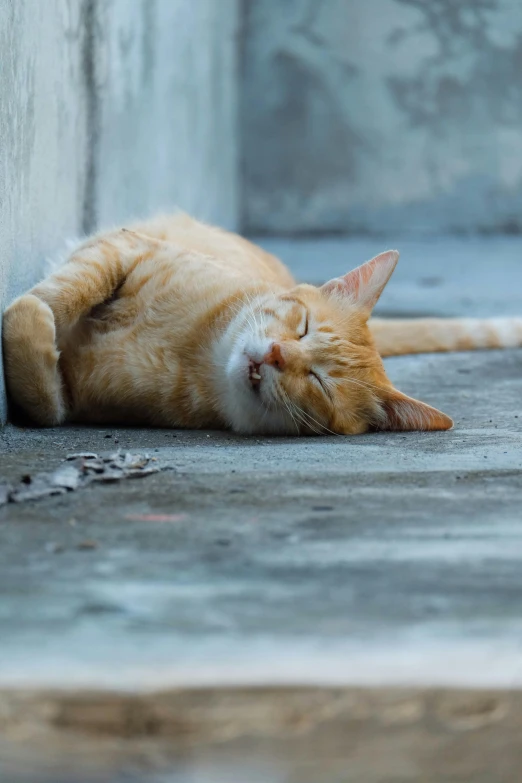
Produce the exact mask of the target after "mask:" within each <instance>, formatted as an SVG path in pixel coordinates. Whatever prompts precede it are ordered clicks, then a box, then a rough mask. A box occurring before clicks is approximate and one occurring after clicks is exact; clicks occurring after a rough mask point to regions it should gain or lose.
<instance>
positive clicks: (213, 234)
mask: <svg viewBox="0 0 522 783" xmlns="http://www.w3.org/2000/svg"><path fill="white" fill-rule="evenodd" d="M397 259H398V253H397V252H396V251H387V252H385V253H382V254H381V255H379V256H377V257H376V258H375V259H372V260H371V261H370V262H368V263H367V264H364V265H363V266H361V267H359V268H358V269H356V270H353V271H352V272H349V273H348V274H347V275H345V276H344V277H341V278H337V279H335V280H332V281H330V282H328V283H326V284H325V285H324V286H322V287H320V288H318V287H314V286H310V285H304V284H301V285H298V284H297V283H296V282H295V281H294V280H293V278H292V276H291V274H290V272H289V271H288V270H287V269H286V267H285V266H284V265H283V264H282V263H281V262H280V261H279V260H278V259H277V258H275V257H274V256H272V255H270V254H268V253H266V252H265V251H263V250H262V249H261V248H259V247H256V246H255V245H253V244H252V243H250V242H248V241H247V240H245V239H243V238H241V237H239V236H237V235H235V234H231V233H228V232H226V231H223V230H221V229H218V228H213V227H210V226H207V225H204V224H202V223H200V222H198V221H196V220H193V219H192V218H190V217H188V216H187V215H183V214H178V215H175V216H171V217H159V218H156V219H154V220H151V221H148V222H144V223H140V224H137V225H135V226H132V227H131V228H130V229H119V230H115V231H112V232H109V233H104V234H100V235H98V236H95V237H92V238H90V239H88V240H86V241H85V242H84V243H83V244H81V245H80V246H79V247H77V248H76V250H75V251H74V252H73V253H72V255H71V256H70V258H69V260H68V261H67V262H66V263H65V264H64V265H63V266H62V267H61V268H59V269H58V270H57V271H55V272H54V273H53V274H52V275H50V276H49V277H48V278H47V279H45V280H44V281H43V282H41V283H39V284H38V285H37V286H35V287H34V288H33V289H32V290H31V291H30V292H29V293H27V294H25V295H24V296H21V297H20V298H18V299H17V300H15V301H14V302H13V304H12V305H11V306H10V307H9V308H8V309H7V311H6V312H5V314H4V325H3V341H4V357H5V370H6V379H7V387H8V392H9V395H10V398H11V400H12V401H13V402H14V403H15V404H16V405H17V406H19V408H21V409H22V410H23V411H24V412H25V414H27V415H28V416H29V417H30V418H31V419H32V420H33V421H35V422H36V423H38V424H41V425H51V426H52V425H57V424H61V423H62V422H65V421H84V422H107V423H108V422H111V423H118V422H121V423H142V424H151V425H158V426H168V427H189V428H201V427H215V428H231V429H233V430H235V431H237V432H243V433H253V432H265V433H276V434H285V433H286V434H291V433H327V432H333V433H340V434H356V433H362V432H365V431H367V430H368V429H370V428H379V429H396V430H409V429H424V430H434V429H448V428H449V427H451V425H452V422H451V419H450V418H449V417H448V416H446V415H445V414H443V413H441V412H440V411H437V410H436V409H434V408H432V407H430V406H429V405H427V404H425V403H422V402H419V401H417V400H413V399H411V398H409V397H406V396H405V395H404V394H402V393H401V392H399V391H397V390H396V389H395V388H394V387H393V386H392V384H391V383H390V381H389V380H388V378H387V376H386V374H385V371H384V367H383V364H382V361H381V355H397V354H400V353H406V352H408V353H411V352H417V351H424V350H429V351H432V350H454V349H460V348H475V347H493V346H495V347H496V346H499V345H502V344H509V345H511V344H517V345H518V344H520V343H521V342H522V321H520V320H517V321H516V322H515V321H509V322H508V321H505V322H502V323H500V322H493V321H492V322H489V323H487V324H485V323H484V322H475V323H471V322H469V321H459V320H458V321H447V322H444V321H437V320H435V321H433V320H426V321H422V322H419V323H418V324H417V325H416V326H415V328H412V325H411V322H403V321H398V322H393V321H390V322H383V321H379V320H375V321H368V319H369V316H370V314H371V310H372V308H373V306H374V305H375V302H376V301H377V299H378V298H379V296H380V294H381V292H382V290H383V288H384V286H385V285H386V282H387V281H388V279H389V277H390V275H391V274H392V272H393V269H394V267H395V264H396V263H397ZM502 341H504V342H502Z"/></svg>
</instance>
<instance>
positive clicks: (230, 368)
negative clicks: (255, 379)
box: [220, 351, 295, 435]
mask: <svg viewBox="0 0 522 783" xmlns="http://www.w3.org/2000/svg"><path fill="white" fill-rule="evenodd" d="M264 382H265V383H266V379H265V381H264ZM264 382H263V381H261V383H260V384H258V385H257V386H253V385H252V379H251V371H250V366H249V358H248V356H247V355H246V354H245V353H244V351H237V352H233V353H232V354H231V355H230V357H229V360H228V362H227V366H226V373H225V385H224V388H223V391H222V394H221V395H220V397H221V405H222V408H223V414H224V416H225V418H226V420H227V421H228V422H229V424H230V426H231V427H232V429H233V430H234V432H238V433H242V434H244V435H263V434H264V435H288V434H291V432H292V429H291V422H289V421H288V417H287V416H285V413H284V412H283V411H279V410H277V408H275V407H274V405H273V402H272V400H271V398H270V396H269V395H267V394H266V391H265V389H264V388H263V384H264ZM294 434H295V431H294Z"/></svg>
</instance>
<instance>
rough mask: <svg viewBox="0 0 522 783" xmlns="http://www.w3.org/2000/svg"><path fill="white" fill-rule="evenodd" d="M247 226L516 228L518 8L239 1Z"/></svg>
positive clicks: (471, 1)
mask: <svg viewBox="0 0 522 783" xmlns="http://www.w3.org/2000/svg"><path fill="white" fill-rule="evenodd" d="M244 29H245V38H246V41H245V44H244V55H243V56H244V60H243V70H244V79H243V85H242V99H241V105H242V111H241V117H242V139H243V150H242V161H243V175H244V183H245V185H244V194H243V222H244V225H245V226H246V227H247V229H248V230H250V231H254V232H255V231H258V232H268V233H270V232H276V233H277V232H284V233H292V232H314V231H317V232H328V231H343V232H370V233H387V232H390V231H392V232H393V233H396V232H397V231H403V232H407V233H410V232H435V233H437V232H441V231H444V232H447V231H450V232H462V231H464V232H467V231H477V230H478V231H512V232H513V231H520V230H521V229H522V3H521V2H519V0H328V1H327V2H322V3H320V2H317V0H290V1H289V2H286V3H282V2H281V0H245V20H244Z"/></svg>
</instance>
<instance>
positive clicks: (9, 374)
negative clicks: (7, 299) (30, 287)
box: [3, 294, 66, 427]
mask: <svg viewBox="0 0 522 783" xmlns="http://www.w3.org/2000/svg"><path fill="white" fill-rule="evenodd" d="M3 349H4V364H5V376H6V383H7V391H8V394H9V396H10V398H11V400H13V401H14V402H16V404H17V405H18V406H19V407H20V408H21V409H22V411H23V412H24V413H25V414H27V415H28V416H29V417H30V418H31V419H32V420H33V421H34V422H36V423H37V424H41V425H43V426H47V427H52V426H55V425H57V424H61V423H62V422H63V421H64V420H65V418H66V406H65V401H64V393H63V383H62V378H61V375H60V371H59V368H58V359H59V356H60V354H59V352H58V350H57V348H56V329H55V325H54V316H53V313H52V311H51V308H50V307H49V306H48V305H47V304H46V303H45V302H42V300H41V299H38V297H36V296H33V295H32V294H25V296H21V297H20V298H19V299H16V300H15V301H14V302H13V304H12V305H11V306H10V307H8V309H7V310H6V311H5V313H4V320H3Z"/></svg>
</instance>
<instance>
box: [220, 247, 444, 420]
mask: <svg viewBox="0 0 522 783" xmlns="http://www.w3.org/2000/svg"><path fill="white" fill-rule="evenodd" d="M398 258H399V254H398V253H397V251H395V250H390V251H387V252H385V253H381V254H380V255H378V256H376V257H375V258H374V259H372V260H371V261H368V262H367V263H366V264H363V265H362V266H361V267H358V268H357V269H355V270H353V271H352V272H349V273H348V274H347V275H345V276H344V277H339V278H335V279H334V280H330V281H329V282H328V283H326V284H325V285H323V286H321V287H320V288H317V287H315V286H311V285H298V286H296V287H295V288H294V289H293V290H291V291H287V292H285V293H282V294H263V295H260V296H255V297H254V298H253V299H252V301H251V302H250V303H249V304H247V305H245V307H243V309H242V310H241V311H240V313H239V314H238V316H237V317H236V318H235V320H234V322H233V324H232V325H231V329H230V330H229V335H230V343H229V347H228V355H227V357H226V359H225V361H224V364H225V376H226V390H225V407H226V415H227V417H228V419H229V420H230V424H231V425H232V427H233V429H234V430H236V431H237V432H245V433H253V432H257V433H262V432H265V433H278V434H292V433H294V434H296V433H297V432H299V433H307V434H311V433H314V432H316V433H328V432H333V433H336V434H337V433H338V434H343V435H351V434H359V433H362V432H366V431H367V430H369V429H383V430H445V429H449V428H450V427H451V426H452V421H451V419H450V418H449V417H448V416H446V415H445V414H443V413H441V412H440V411H438V410H436V409H435V408H432V407H430V406H429V405H426V404H425V403H422V402H419V401H418V400H414V399H412V398H410V397H407V396H406V395H404V394H402V393H401V392H399V391H397V389H395V388H394V387H393V385H392V384H391V382H390V381H389V379H388V378H387V376H386V373H385V371H384V367H383V363H382V360H381V358H380V356H379V354H378V352H377V350H376V348H375V346H374V344H373V340H372V337H371V334H370V330H369V328H368V325H367V321H368V318H369V316H370V314H371V311H372V309H373V307H374V305H375V303H376V302H377V300H378V298H379V296H380V295H381V293H382V291H383V289H384V287H385V285H386V283H387V282H388V280H389V278H390V275H391V274H392V272H393V270H394V268H395V265H396V263H397V260H398Z"/></svg>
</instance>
